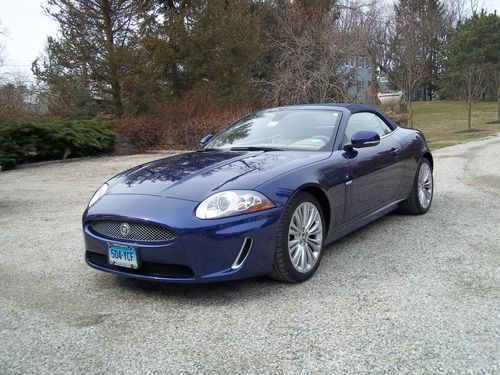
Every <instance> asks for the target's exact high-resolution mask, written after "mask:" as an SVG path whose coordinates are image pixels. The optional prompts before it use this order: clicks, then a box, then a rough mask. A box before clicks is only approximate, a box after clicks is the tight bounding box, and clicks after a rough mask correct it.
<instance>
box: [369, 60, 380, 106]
mask: <svg viewBox="0 0 500 375" xmlns="http://www.w3.org/2000/svg"><path fill="white" fill-rule="evenodd" d="M370 74H371V78H370V90H369V93H370V98H369V103H370V104H373V105H377V104H378V99H377V94H378V92H379V91H380V85H379V84H378V79H377V60H376V58H375V56H374V54H373V53H371V54H370Z"/></svg>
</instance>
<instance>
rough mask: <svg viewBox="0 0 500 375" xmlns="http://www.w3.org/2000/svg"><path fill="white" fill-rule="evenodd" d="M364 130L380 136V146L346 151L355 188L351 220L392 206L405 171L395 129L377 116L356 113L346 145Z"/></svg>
mask: <svg viewBox="0 0 500 375" xmlns="http://www.w3.org/2000/svg"><path fill="white" fill-rule="evenodd" d="M361 130H371V131H375V132H377V133H378V134H379V135H380V143H379V144H378V145H375V146H371V147H366V148H354V149H353V148H351V149H346V150H345V151H344V152H345V154H344V156H345V157H346V158H347V159H348V161H349V167H350V176H349V178H350V181H348V182H347V184H348V185H351V186H350V199H349V201H350V203H349V209H348V215H347V216H348V217H347V219H352V218H355V217H357V216H359V215H362V214H363V213H366V212H368V211H371V210H375V209H377V208H380V207H382V206H384V205H386V204H387V203H389V202H390V201H391V200H392V199H393V197H394V196H395V194H396V191H397V188H398V186H399V183H400V181H401V179H402V177H403V171H404V164H403V163H402V161H401V160H400V157H399V151H400V150H401V147H402V146H401V144H400V143H399V141H397V140H396V139H395V137H394V136H392V132H393V131H394V129H392V128H391V127H390V126H389V125H387V124H386V123H385V122H384V121H383V120H382V119H381V118H380V117H379V116H377V115H376V114H374V113H371V112H359V113H354V114H352V115H351V117H350V118H349V121H348V123H347V127H346V130H345V134H344V144H350V140H351V137H352V135H353V134H354V133H356V132H358V131H361Z"/></svg>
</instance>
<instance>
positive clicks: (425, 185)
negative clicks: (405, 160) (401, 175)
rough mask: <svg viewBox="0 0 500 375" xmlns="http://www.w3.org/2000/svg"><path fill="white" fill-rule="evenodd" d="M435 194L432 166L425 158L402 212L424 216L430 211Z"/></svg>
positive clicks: (421, 162) (402, 205)
mask: <svg viewBox="0 0 500 375" xmlns="http://www.w3.org/2000/svg"><path fill="white" fill-rule="evenodd" d="M433 192H434V180H433V176H432V166H431V163H430V162H429V160H427V159H425V158H423V159H422V160H421V161H420V164H419V166H418V168H417V173H416V175H415V180H414V181H413V188H412V190H411V193H410V196H409V197H408V199H407V200H405V201H404V202H403V203H402V204H401V210H402V211H403V212H405V213H409V214H413V215H422V214H425V213H426V212H427V211H429V208H430V207H431V203H432V197H433Z"/></svg>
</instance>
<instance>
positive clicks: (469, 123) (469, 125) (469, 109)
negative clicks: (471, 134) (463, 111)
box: [467, 99, 472, 131]
mask: <svg viewBox="0 0 500 375" xmlns="http://www.w3.org/2000/svg"><path fill="white" fill-rule="evenodd" d="M471 129H472V100H470V99H469V100H467V130H468V131H471Z"/></svg>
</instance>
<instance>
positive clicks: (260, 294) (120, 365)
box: [0, 137, 500, 374]
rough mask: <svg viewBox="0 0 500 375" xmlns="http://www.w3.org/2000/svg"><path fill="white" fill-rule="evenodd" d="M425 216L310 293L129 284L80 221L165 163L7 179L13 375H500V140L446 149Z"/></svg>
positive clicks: (340, 267) (339, 244)
mask: <svg viewBox="0 0 500 375" xmlns="http://www.w3.org/2000/svg"><path fill="white" fill-rule="evenodd" d="M434 155H435V168H436V171H435V179H436V184H437V185H436V189H435V201H434V204H433V207H432V208H431V211H430V212H429V213H428V214H427V215H424V216H418V217H415V216H402V215H396V214H394V215H389V216H386V217H385V218H382V219H380V220H378V221H377V222H375V223H373V224H371V225H369V226H367V227H365V228H363V229H361V230H358V231H357V232H354V233H352V234H351V235H349V236H347V237H345V238H343V239H341V240H339V241H336V242H335V243H333V244H332V245H330V246H329V247H328V249H327V251H326V253H325V256H324V258H323V260H322V263H321V266H320V268H319V270H318V272H317V273H316V276H315V277H314V278H312V279H311V280H310V281H308V282H306V283H303V284H300V285H288V284H281V283H277V282H273V281H270V280H267V279H265V278H260V279H253V280H247V281H242V282H232V283H223V284H209V285H166V284H153V283H146V282H139V281H135V280H126V279H120V278H118V277H115V276H112V275H109V274H105V273H101V272H98V271H94V270H92V269H91V268H89V267H87V266H86V265H85V263H84V260H83V241H82V234H81V228H80V219H81V214H82V212H83V210H84V208H85V205H86V204H87V202H88V199H89V198H90V196H91V195H92V193H93V191H94V190H95V189H96V188H97V187H98V186H99V185H100V184H101V183H102V182H103V181H105V180H106V179H107V178H109V177H110V176H111V175H114V174H116V173H118V172H120V171H122V170H124V169H126V168H128V167H131V166H133V165H135V164H138V163H142V162H145V161H149V160H152V159H155V158H158V155H136V156H126V157H105V158H95V159H87V160H81V161H76V162H72V163H62V164H52V165H45V166H41V167H36V168H28V169H21V170H15V171H10V172H1V173H0V285H1V290H0V329H1V334H0V373H1V374H18V373H19V374H21V373H22V374H25V373H29V374H75V373H79V374H92V373H102V374H118V373H120V374H147V373H156V374H167V373H168V374H170V373H172V374H177V373H214V374H221V373H255V374H264V373H276V374H297V373H303V374H309V373H325V374H334V373H351V374H362V373H379V374H390V373H394V374H402V373H412V374H414V373H422V374H429V373H443V374H444V373H448V374H450V373H455V374H457V373H471V374H472V373H474V374H493V373H497V374H498V373H499V371H500V368H499V367H500V366H499V358H500V138H499V137H494V138H490V139H487V140H482V141H475V142H470V143H467V144H464V145H458V146H453V147H449V148H445V149H441V150H439V151H437V152H435V153H434Z"/></svg>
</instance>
